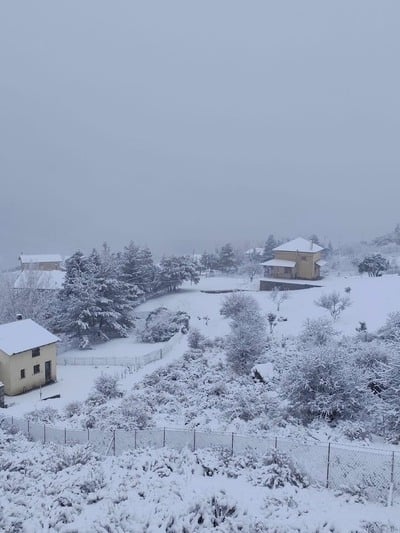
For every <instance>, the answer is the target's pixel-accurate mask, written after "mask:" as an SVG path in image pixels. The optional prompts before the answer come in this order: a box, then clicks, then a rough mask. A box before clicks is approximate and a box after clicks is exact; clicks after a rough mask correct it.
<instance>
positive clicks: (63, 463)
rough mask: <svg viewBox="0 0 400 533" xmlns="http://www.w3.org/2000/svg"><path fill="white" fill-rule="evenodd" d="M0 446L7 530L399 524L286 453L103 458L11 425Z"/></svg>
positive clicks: (365, 529) (191, 531)
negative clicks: (17, 431) (313, 482)
mask: <svg viewBox="0 0 400 533" xmlns="http://www.w3.org/2000/svg"><path fill="white" fill-rule="evenodd" d="M0 446H1V455H0V486H1V487H2V490H1V491H0V530H1V531H4V532H6V531H7V532H11V531H14V532H16V531H19V532H21V533H38V532H50V531H54V532H59V533H67V532H68V533H72V532H78V531H79V533H92V532H98V533H100V532H113V533H114V532H115V533H124V532H132V533H154V532H156V531H160V532H161V531H164V532H169V533H179V532H187V533H196V532H208V531H216V532H220V533H230V532H234V531H242V532H243V533H253V532H254V533H256V532H259V533H263V532H265V533H267V532H274V533H294V532H297V533H298V532H301V533H316V532H320V533H322V532H326V533H328V532H330V533H356V532H358V533H378V532H380V533H386V532H387V533H390V532H391V533H395V532H398V531H400V514H399V508H398V507H397V506H394V507H389V508H388V507H384V506H382V505H379V504H374V503H370V502H366V501H365V500H363V498H362V497H361V498H360V496H358V495H357V494H355V495H350V494H346V493H344V494H343V493H342V494H339V493H336V494H335V493H333V492H330V491H327V490H325V489H317V488H311V487H307V480H306V478H304V476H303V475H302V473H301V472H299V471H297V469H295V468H294V467H293V465H291V463H290V461H289V462H288V461H287V460H286V459H285V458H284V456H280V457H279V458H278V461H277V460H276V459H275V458H274V456H272V457H271V455H269V456H265V457H264V458H255V457H252V456H251V455H250V456H249V455H248V456H245V457H241V458H239V457H234V456H233V457H232V456H230V455H226V454H224V453H222V452H220V451H218V450H201V451H200V452H198V453H196V454H195V453H192V452H191V451H189V450H182V451H179V452H177V451H174V450H169V449H162V450H149V449H144V450H136V451H133V452H131V453H128V454H125V455H122V456H120V457H99V456H97V455H95V454H93V453H92V452H91V451H90V449H88V448H87V447H86V446H74V447H71V448H62V447H60V446H56V445H46V446H43V445H41V444H36V443H32V442H27V441H26V440H25V439H24V438H23V437H21V436H19V435H18V436H12V435H8V434H6V433H4V432H3V431H2V430H0ZM271 458H272V460H273V461H272V462H271ZM204 467H207V468H209V469H210V472H211V473H212V474H213V475H211V476H210V475H205V470H204Z"/></svg>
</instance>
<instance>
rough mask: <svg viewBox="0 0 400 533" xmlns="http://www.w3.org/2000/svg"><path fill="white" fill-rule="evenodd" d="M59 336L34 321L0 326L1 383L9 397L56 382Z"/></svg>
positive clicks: (18, 321) (22, 321) (21, 321)
mask: <svg viewBox="0 0 400 533" xmlns="http://www.w3.org/2000/svg"><path fill="white" fill-rule="evenodd" d="M58 340H59V339H58V337H56V336H55V335H53V334H52V333H50V332H49V331H47V329H45V328H43V327H42V326H39V324H36V322H34V321H33V320H30V319H27V320H17V321H16V322H11V323H9V324H2V325H0V381H2V382H3V383H4V392H5V394H7V395H9V396H14V395H15V394H20V393H22V392H26V391H29V390H31V389H35V388H37V387H40V386H41V385H45V384H47V383H51V382H53V381H56V378H57V372H56V370H57V369H56V365H57V342H58Z"/></svg>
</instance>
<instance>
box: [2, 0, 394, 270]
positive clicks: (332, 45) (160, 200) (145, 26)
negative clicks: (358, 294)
mask: <svg viewBox="0 0 400 533" xmlns="http://www.w3.org/2000/svg"><path fill="white" fill-rule="evenodd" d="M399 15H400V7H399V5H398V4H397V3H395V2H388V3H379V4H378V3H376V2H372V1H369V0H368V1H365V0H363V1H361V0H358V1H355V2H351V3H348V2H335V3H332V4H329V5H327V4H325V3H320V2H317V1H309V2H306V3H302V4H301V5H300V4H297V3H292V4H291V5H290V4H286V3H279V2H278V3H272V2H268V3H265V2H261V1H259V2H257V1H256V2H255V3H253V4H252V6H251V7H249V6H247V5H244V4H243V3H239V2H227V1H222V2H218V3H215V2H210V1H205V2H201V3H200V4H198V5H191V4H187V3H184V2H168V4H166V3H162V2H158V3H156V4H154V3H151V4H147V3H131V2H121V3H118V4H114V3H113V4H110V3H106V2H102V1H100V2H99V1H96V2H94V1H88V2H84V3H78V2H75V3H65V4H59V3H54V2H50V1H44V2H40V3H39V4H38V3H34V4H32V3H28V2H24V3H22V4H20V3H13V2H7V3H3V4H2V5H1V7H0V64H1V70H2V75H1V80H0V96H1V101H2V103H3V105H2V106H1V107H0V123H1V128H0V161H1V176H2V177H1V183H2V190H1V196H0V241H1V245H2V246H1V251H0V262H1V265H2V266H7V265H9V264H12V263H15V260H16V257H17V255H18V254H19V253H20V252H21V251H24V252H41V253H44V252H60V253H70V252H71V251H73V250H75V249H77V248H83V249H88V248H89V249H90V247H92V246H93V245H100V244H101V242H102V241H104V240H107V241H108V242H109V243H110V245H111V246H113V247H121V246H123V245H124V244H125V243H126V242H128V241H129V240H130V239H131V238H132V239H134V240H135V241H137V242H139V243H141V244H144V245H148V246H150V247H151V248H152V249H153V250H154V252H155V253H156V254H162V253H164V252H170V253H171V252H176V253H183V252H189V251H192V250H193V248H196V249H197V251H202V250H203V249H205V248H213V247H214V246H215V245H221V244H222V243H223V242H226V241H228V240H229V241H232V242H234V241H235V242H236V243H238V244H239V243H245V242H247V241H248V242H254V241H257V240H260V241H263V240H264V239H265V238H266V236H267V235H268V234H269V233H274V234H277V235H279V236H281V237H282V238H284V237H287V236H289V235H293V233H294V231H295V232H296V233H298V234H305V235H310V234H311V233H313V232H316V233H318V235H321V236H322V237H324V236H327V237H328V238H330V239H332V240H333V241H335V242H341V241H349V240H359V239H365V238H372V237H374V236H375V235H376V234H382V233H383V232H385V231H387V229H388V228H391V227H394V225H395V223H396V222H397V220H398V206H397V194H396V192H397V191H398V187H399V186H398V176H399V168H400V155H399V151H398V149H397V147H398V131H399V119H400V110H399V102H398V94H399V89H400V76H399V73H398V69H396V68H395V65H396V64H397V62H398V57H399V52H400V36H399V33H398V27H397V26H398V25H397V20H398V18H399Z"/></svg>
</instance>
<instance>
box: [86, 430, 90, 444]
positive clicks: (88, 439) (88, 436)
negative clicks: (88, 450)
mask: <svg viewBox="0 0 400 533" xmlns="http://www.w3.org/2000/svg"><path fill="white" fill-rule="evenodd" d="M87 441H88V442H90V435H89V428H87Z"/></svg>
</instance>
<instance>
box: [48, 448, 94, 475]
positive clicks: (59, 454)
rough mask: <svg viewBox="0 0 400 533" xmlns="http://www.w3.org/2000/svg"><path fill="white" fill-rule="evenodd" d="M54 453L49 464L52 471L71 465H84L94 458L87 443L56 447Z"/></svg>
mask: <svg viewBox="0 0 400 533" xmlns="http://www.w3.org/2000/svg"><path fill="white" fill-rule="evenodd" d="M54 448H55V447H54ZM54 455H55V461H53V462H52V464H51V471H52V472H60V471H61V470H64V469H65V468H69V467H71V466H77V465H86V464H87V463H89V462H92V461H93V460H94V461H95V460H96V456H95V455H94V453H93V450H92V449H91V447H90V445H89V444H86V445H76V446H68V447H63V448H61V449H58V448H57V449H55V450H54Z"/></svg>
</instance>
